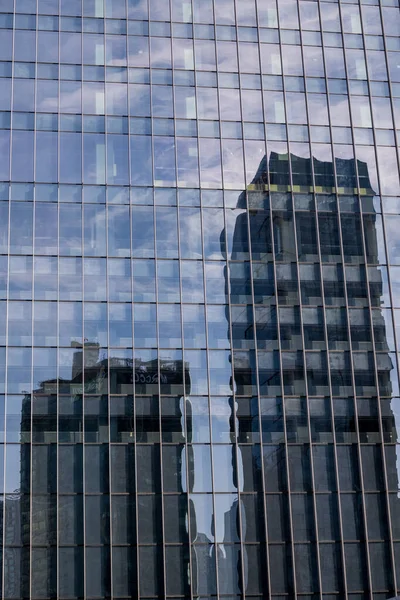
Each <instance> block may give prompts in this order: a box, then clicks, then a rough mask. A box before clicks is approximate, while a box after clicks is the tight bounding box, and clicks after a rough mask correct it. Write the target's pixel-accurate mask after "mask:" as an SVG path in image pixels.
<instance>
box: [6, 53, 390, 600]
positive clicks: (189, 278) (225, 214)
mask: <svg viewBox="0 0 400 600" xmlns="http://www.w3.org/2000/svg"><path fill="white" fill-rule="evenodd" d="M206 58H207V57H206ZM207 60H209V59H207ZM299 149H300V150H301V146H299ZM231 150H232V151H234V148H233V149H232V148H231ZM324 156H328V157H329V154H326V155H322V154H321V155H320V156H319V158H317V157H315V156H314V157H310V156H309V155H308V154H307V153H306V152H305V153H304V155H296V156H295V155H288V154H283V153H278V152H271V154H270V155H269V156H268V157H266V156H265V157H264V158H263V159H262V160H261V162H260V165H259V168H258V170H257V173H256V174H255V176H254V178H253V180H252V181H251V183H250V184H249V185H248V188H247V190H246V191H243V192H242V193H241V194H240V195H239V197H238V198H237V201H236V202H232V196H228V195H226V196H225V200H226V203H225V207H222V206H221V205H220V204H217V207H215V206H211V207H209V206H204V207H203V206H202V207H201V209H200V208H193V207H185V206H181V207H180V208H179V220H177V219H178V217H177V215H176V213H175V212H173V211H171V210H170V208H171V206H172V207H173V206H175V203H176V196H174V195H173V194H170V195H168V194H167V193H164V194H162V195H161V193H160V195H159V197H160V198H161V197H162V198H164V199H165V198H168V202H169V203H170V204H168V207H161V206H156V208H155V210H153V207H148V206H136V205H135V206H134V207H133V208H132V229H131V231H129V219H128V217H129V212H128V210H127V209H126V207H125V205H121V206H108V207H107V211H106V210H105V208H104V206H103V205H100V204H99V205H90V204H89V205H85V206H84V211H83V213H84V227H83V236H82V227H81V224H80V223H81V218H82V211H81V210H80V207H78V208H77V205H72V204H71V205H69V204H67V205H65V207H66V208H69V207H71V209H70V210H65V213H64V216H65V219H63V223H62V226H61V222H60V227H61V229H62V231H63V232H64V233H62V231H61V232H60V235H61V238H60V239H61V240H62V243H63V248H64V254H67V255H70V256H69V257H68V256H67V257H64V258H63V259H62V260H61V261H60V273H61V275H62V277H61V279H60V284H59V289H60V300H62V301H61V302H60V303H59V307H58V313H57V312H56V309H55V305H54V306H53V304H54V303H53V302H51V300H53V299H54V297H53V294H54V290H56V289H57V286H56V284H52V283H51V281H52V273H53V272H54V273H56V271H54V266H53V264H52V259H51V257H47V258H40V257H38V258H35V286H36V289H37V291H38V294H40V293H41V294H42V295H43V296H42V297H40V296H39V299H40V301H39V302H38V301H35V302H34V303H32V302H31V301H30V300H28V299H25V295H24V294H25V292H24V290H25V287H26V286H27V284H26V278H27V277H28V276H29V270H30V268H31V267H30V265H31V262H29V260H30V259H28V258H25V257H18V256H17V257H15V256H14V257H12V260H11V262H10V270H9V273H10V275H9V276H10V290H11V291H12V296H11V298H10V301H9V303H8V312H7V328H6V317H5V314H6V313H5V311H3V310H2V308H3V307H0V311H1V312H0V334H1V336H2V339H4V340H6V334H7V336H8V337H7V340H8V343H9V345H10V347H9V348H8V350H7V354H6V355H4V360H3V361H2V362H1V364H0V367H1V368H2V365H5V367H4V369H5V371H6V378H4V380H5V381H6V382H7V383H6V388H5V390H4V392H5V393H4V395H3V396H0V401H1V402H2V407H3V409H2V410H3V414H4V415H5V427H4V428H3V434H2V435H3V441H4V442H5V443H4V449H3V452H4V453H5V457H4V465H5V472H4V477H3V478H2V480H3V485H4V488H3V492H4V496H3V498H4V499H3V502H4V506H5V512H4V525H3V527H4V539H5V545H6V549H5V557H4V560H5V561H6V565H7V568H6V570H5V572H6V575H5V581H4V586H5V591H6V596H7V598H18V597H28V595H29V578H28V577H27V576H26V573H29V568H28V567H27V564H28V563H29V561H30V564H31V565H34V568H35V578H34V582H35V583H34V585H35V586H37V589H40V590H42V592H43V590H44V589H45V594H46V597H47V596H48V597H52V596H54V594H55V591H54V590H56V589H57V587H56V583H57V582H56V581H55V579H54V572H55V571H54V568H53V567H54V564H55V563H54V561H55V560H56V558H57V552H56V550H57V539H56V537H55V532H56V531H57V528H58V531H59V539H60V541H61V546H62V547H61V549H60V550H59V551H60V555H61V556H65V557H66V559H68V562H69V563H70V566H69V569H68V573H75V575H74V577H73V581H70V580H69V578H68V577H65V576H63V575H62V573H61V575H60V582H59V585H60V586H61V589H62V590H63V595H64V596H65V597H82V596H83V595H84V590H83V578H82V577H81V575H80V570H81V568H82V561H83V556H82V552H85V553H86V554H85V556H86V561H87V565H92V570H93V571H95V572H96V573H97V575H96V577H97V579H96V578H95V577H94V576H90V577H88V581H87V582H86V586H87V590H89V591H88V594H87V595H88V597H89V596H90V597H105V596H107V595H109V593H110V589H111V582H110V577H109V571H110V565H111V557H110V551H109V548H110V544H113V552H115V553H116V554H115V555H116V556H120V560H121V561H122V564H128V562H132V561H133V560H138V565H139V567H138V568H139V572H140V573H141V574H142V577H141V580H140V584H139V585H138V584H137V582H136V581H135V580H134V578H131V579H129V578H128V577H127V576H125V575H124V576H122V575H121V577H120V579H117V584H118V585H121V589H122V590H123V592H124V594H125V596H126V597H128V596H129V595H130V596H131V597H137V595H138V593H139V592H138V590H140V594H142V595H145V596H147V597H151V596H153V597H155V596H157V595H159V594H160V593H161V592H160V589H161V588H160V585H161V584H160V583H159V581H160V578H159V577H158V575H159V574H160V573H161V572H162V569H163V568H166V570H167V573H168V575H167V581H168V584H167V585H168V590H170V591H171V590H172V591H173V592H174V594H175V595H178V596H183V595H190V594H192V595H193V596H195V597H204V598H210V597H215V596H216V595H217V594H219V595H225V596H227V597H231V598H235V599H237V598H239V597H242V596H243V595H244V594H247V595H252V596H254V597H256V598H261V597H264V598H265V597H267V596H268V589H269V587H268V586H269V585H271V586H272V589H274V590H276V589H283V590H286V591H288V593H290V594H293V593H294V591H293V588H292V584H291V583H290V581H291V578H292V577H293V573H294V570H295V569H296V570H298V568H299V567H298V564H299V563H298V561H300V557H301V556H303V558H304V556H306V559H304V560H305V562H304V563H302V562H301V563H300V564H302V565H303V567H302V569H303V571H302V573H303V572H304V577H305V578H307V580H308V584H307V585H309V588H310V589H311V588H312V589H317V586H318V583H317V579H316V575H315V569H314V566H313V565H315V564H316V553H317V552H322V554H320V556H325V555H324V554H323V552H326V555H327V556H328V555H329V557H330V559H329V560H326V562H325V563H324V572H325V574H328V575H329V574H330V575H329V576H332V577H336V573H337V565H338V564H339V563H340V561H341V560H342V559H341V555H340V550H339V549H338V544H337V543H336V542H337V541H338V539H341V538H340V537H338V536H339V535H340V534H339V533H338V532H339V531H340V523H341V522H342V524H343V531H344V533H343V535H344V536H345V537H344V542H345V543H346V544H347V541H348V540H349V539H351V540H353V542H354V540H358V542H357V543H354V544H353V545H352V549H351V552H352V553H353V554H354V560H357V561H358V562H359V563H360V564H361V563H362V562H363V561H364V560H365V559H366V557H367V555H368V554H367V553H370V554H369V556H370V559H371V560H372V561H374V560H375V558H376V557H375V558H374V555H373V554H372V553H371V551H370V550H369V548H368V547H367V545H366V544H365V543H364V541H363V540H364V539H365V537H364V536H365V532H364V531H363V527H364V525H363V524H362V518H361V516H362V514H364V512H365V514H366V515H367V519H368V521H367V525H366V526H367V527H369V528H370V529H369V533H368V535H369V537H370V538H373V536H374V535H375V536H376V537H377V538H378V539H380V537H379V536H381V537H382V532H383V531H385V530H386V529H387V528H388V527H389V521H388V516H387V512H385V511H386V508H385V507H386V504H385V502H386V500H387V501H388V502H389V506H390V510H391V511H392V513H393V515H399V510H400V507H399V502H400V445H399V444H398V442H399V440H400V398H399V384H398V375H397V366H396V365H397V356H396V331H397V336H398V329H399V322H400V317H399V318H398V313H399V311H398V310H393V311H392V310H391V308H392V306H391V303H392V302H393V303H394V308H395V309H397V307H398V300H397V298H396V294H395V293H393V292H395V290H396V285H398V284H397V272H396V270H395V269H396V266H395V264H396V262H397V254H396V252H397V250H396V244H395V243H393V244H392V246H390V248H389V257H388V258H389V261H390V262H391V263H392V264H394V266H392V267H390V268H389V269H388V268H387V266H386V262H387V261H386V256H385V252H384V245H383V239H384V231H385V232H386V236H388V237H389V239H391V238H392V237H393V239H394V237H395V235H394V232H395V230H396V222H397V221H396V218H393V217H392V216H389V217H385V219H384V220H385V223H382V220H383V219H382V216H381V215H380V214H378V213H377V212H376V210H375V206H377V202H376V198H375V192H374V190H373V188H372V186H371V184H370V182H369V178H368V166H367V165H366V163H363V162H361V161H360V160H358V159H354V157H350V158H343V157H336V159H335V164H333V162H332V161H329V160H322V158H324ZM160 168H161V167H160ZM162 168H163V169H165V171H164V175H162V179H163V181H164V180H165V178H168V177H169V175H168V172H169V168H171V169H172V166H170V167H169V166H168V165H167V164H166V163H164V165H163V166H162ZM182 168H185V169H186V168H190V166H188V165H186V166H184V167H182ZM235 168H236V167H235V164H234V162H233V163H232V164H231V165H230V167H229V169H231V170H232V172H233V170H234V169H235ZM289 174H291V176H292V177H293V180H295V182H296V183H295V185H296V188H295V190H296V191H295V192H293V189H292V190H291V191H290V192H289V189H290V188H289V183H290V181H291V180H290V177H289ZM232 177H233V176H232ZM233 180H234V179H232V181H233ZM313 181H314V182H316V181H318V185H317V187H316V188H313V187H312V186H313ZM335 182H336V183H335ZM338 187H339V188H340V192H341V193H340V194H335V190H337V188H338ZM357 189H358V190H360V189H361V191H362V193H361V195H360V197H361V199H362V202H359V197H358V196H357V195H356V194H355V190H357ZM311 190H313V192H312V191H311ZM316 190H317V193H315V192H316ZM161 191H162V190H161ZM227 198H229V201H227ZM19 204H20V206H19V208H18V210H17V209H15V210H16V212H15V213H13V212H12V216H11V241H12V243H14V244H15V247H16V244H17V241H16V240H17V238H15V241H13V240H14V237H13V236H14V233H13V232H14V231H16V228H17V224H19V227H20V228H21V223H22V233H21V229H20V232H19V242H20V241H21V239H23V241H24V244H27V245H28V246H29V247H30V245H31V243H32V237H33V236H36V241H35V245H36V247H42V248H44V249H45V248H48V247H49V244H50V247H51V244H52V243H53V242H52V241H51V238H50V235H51V232H49V231H48V230H47V229H46V214H47V213H45V212H44V211H42V207H41V205H40V203H39V204H38V203H37V204H36V208H35V210H36V214H35V217H36V218H35V227H34V228H33V226H32V222H33V221H32V218H33V217H32V209H31V208H29V206H25V203H23V202H20V203H19ZM26 204H27V203H26ZM205 204H206V202H205ZM221 204H222V203H221ZM13 210H14V209H13ZM106 214H107V217H106ZM107 219H108V220H107ZM106 223H108V224H109V225H110V224H113V225H112V226H111V232H110V235H109V237H108V247H109V248H113V254H114V255H115V258H113V259H112V262H111V263H110V265H113V267H112V268H111V272H109V273H108V275H107V276H108V278H109V281H115V282H116V284H115V287H116V288H118V289H116V290H113V291H111V292H110V294H112V296H111V300H112V302H109V303H108V306H107V304H106V303H105V302H99V301H103V300H105V296H104V294H105V292H104V290H105V289H106V286H105V283H104V282H105V278H106V270H105V269H106V267H105V259H104V258H101V257H103V256H104V253H105V250H103V249H104V248H105V247H106V241H105V240H106ZM183 223H184V224H185V226H186V229H185V228H184V227H183V226H182V224H183ZM201 223H202V224H203V228H204V236H203V239H202V237H201V235H200V234H199V231H198V230H199V229H200V224H201ZM115 228H118V231H120V232H121V236H115V235H113V230H114V229H115ZM33 229H34V231H33ZM154 230H156V234H155V235H154V233H153V232H154ZM178 232H179V236H180V243H179V244H178V242H177V239H178ZM21 235H22V238H21ZM130 235H131V236H132V238H131V239H130ZM25 240H26V241H25ZM131 242H132V244H133V246H132V248H133V262H132V265H130V264H129V262H127V261H128V257H129V252H130V244H131ZM82 244H83V246H84V248H85V252H86V256H89V258H85V260H84V264H83V269H84V272H82V265H81V264H80V263H79V259H77V258H76V257H75V256H74V255H75V254H79V253H80V252H81V248H82ZM203 249H204V253H205V258H206V259H207V260H206V262H205V263H204V273H203V264H202V262H201V260H199V259H201V257H202V251H203ZM154 252H155V253H156V255H155V256H154ZM71 255H72V256H71ZM99 255H100V256H99ZM178 257H179V258H180V259H182V260H180V261H179V260H178ZM143 259H145V260H143ZM194 259H195V260H194ZM26 261H28V263H29V264H28V263H27V262H26ZM131 268H132V270H133V288H132V289H133V294H134V298H135V303H134V306H133V311H132V306H131V304H130V299H131V294H132V290H131V289H130V287H129V286H127V285H126V283H123V282H124V281H125V280H126V279H127V278H129V277H130V273H131V271H130V269H131ZM156 270H158V276H157V280H156V275H155V274H156ZM388 270H389V274H388ZM83 276H84V277H85V285H84V288H83V289H84V295H85V298H86V301H85V302H84V306H83V307H82V304H81V300H82V287H81V278H82V277H83ZM54 277H55V276H54ZM390 278H391V279H390ZM45 280H46V281H48V282H50V283H49V285H48V287H47V289H46V288H45ZM204 281H205V282H206V285H204ZM389 281H390V282H391V290H392V296H391V294H390V293H389ZM118 282H119V283H118ZM54 286H55V287H54ZM156 296H157V299H158V301H159V306H158V307H156V304H155V303H154V301H155V299H156ZM109 299H110V298H109ZM205 299H206V305H205V304H204V301H205ZM121 301H124V303H122V302H121ZM180 301H182V305H180V304H179V302H180ZM125 302H126V303H125ZM393 317H394V322H393ZM32 322H33V328H32V326H31V323H32ZM181 323H182V325H183V327H181ZM3 325H4V326H3ZM56 332H57V335H56ZM132 332H134V333H133V334H132ZM132 335H133V339H134V346H135V348H134V349H133V348H132V345H133V344H132V341H131V340H132ZM57 338H58V343H59V346H60V347H59V348H58V350H56V349H55V348H56V345H57ZM32 339H33V340H34V345H35V346H38V347H39V346H40V348H34V350H33V352H32V350H31V349H30V345H31V340H32ZM109 346H111V347H112V348H114V349H111V348H109ZM157 347H158V348H159V350H156V349H155V348H157ZM30 365H33V368H31V367H30ZM32 381H33V389H32ZM2 391H3V390H2ZM0 464H3V463H2V462H0ZM383 464H385V465H386V467H385V468H386V471H387V474H388V475H387V482H384V481H383V478H382V472H383ZM109 467H110V468H109ZM336 473H337V474H338V479H336ZM289 490H290V492H291V493H290V494H288V491H289ZM362 490H365V491H366V492H367V493H366V494H364V493H361V491H362ZM84 491H85V494H86V499H85V498H84V494H83V492H84ZM57 493H58V500H56V499H57ZM57 503H58V504H57ZM57 506H58V513H59V514H58V517H57V518H58V524H56V516H57ZM30 511H32V514H34V518H35V529H34V531H32V532H29V518H30V514H31V512H30ZM313 511H316V515H317V517H316V518H314V513H313ZM363 511H364V512H363ZM85 513H86V517H85V519H84V518H83V516H84V514H85ZM163 515H164V516H163ZM374 515H375V516H377V519H375V520H376V521H377V523H375V521H374V519H373V516H374ZM138 517H139V518H138ZM354 523H357V526H356V525H354ZM111 525H112V526H111ZM347 528H348V532H350V533H348V532H347ZM110 532H111V533H110ZM317 534H318V536H319V537H320V539H321V540H323V541H324V544H323V545H324V549H323V550H320V549H318V548H317V547H316V542H315V540H316V536H317ZM30 536H31V537H30ZM346 536H351V537H350V538H349V537H346ZM84 539H85V540H86V544H87V547H86V548H83V547H82V544H83V540H84ZM30 540H33V541H30ZM290 540H292V541H293V546H290V544H289V542H290ZM164 542H165V547H163V543H164ZM290 543H291V542H290ZM30 544H31V548H30ZM286 544H287V545H286ZM325 546H326V548H325ZM267 548H268V553H267ZM137 549H138V558H136V555H135V552H136V550H137ZM292 551H293V554H294V555H295V557H296V561H297V562H296V563H295V564H296V566H294V563H292V559H293V556H292ZM346 552H347V546H346ZM118 553H120V554H118ZM302 553H303V554H302ZM304 553H305V554H304ZM329 553H330V554H329ZM385 556H386V555H385ZM385 556H384V557H383V558H382V557H380V558H379V557H378V558H376V561H378V562H379V561H380V562H382V561H385V560H386V559H385ZM302 560H303V559H302ZM124 561H125V562H124ZM162 561H165V565H166V567H163V566H162V567H160V565H161V564H163V562H162ZM377 564H378V563H377ZM176 565H178V566H176ZM282 565H285V569H286V571H285V573H286V574H285V573H283V572H282V568H283V567H282ZM31 568H32V567H31ZM59 568H60V569H61V570H62V569H63V567H62V566H60V567H59ZM346 568H347V567H346V565H343V569H346ZM160 569H161V570H160ZM174 569H175V570H176V569H179V572H180V575H179V577H178V578H177V581H171V573H174V572H175V571H174ZM65 572H67V571H65ZM289 572H290V573H292V575H290V577H289V575H288V573H289ZM149 573H150V575H149ZM151 573H153V574H151ZM328 575H327V576H328ZM115 577H117V576H115ZM296 577H298V578H300V575H298V573H297V574H296ZM300 579H301V578H300ZM336 589H337V591H338V593H340V590H342V589H343V587H342V583H340V582H337V585H336ZM175 592H176V593H175ZM43 593H44V592H43ZM171 593H172V592H171ZM285 593H286V592H285ZM122 596H123V594H122V593H121V597H122Z"/></svg>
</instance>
